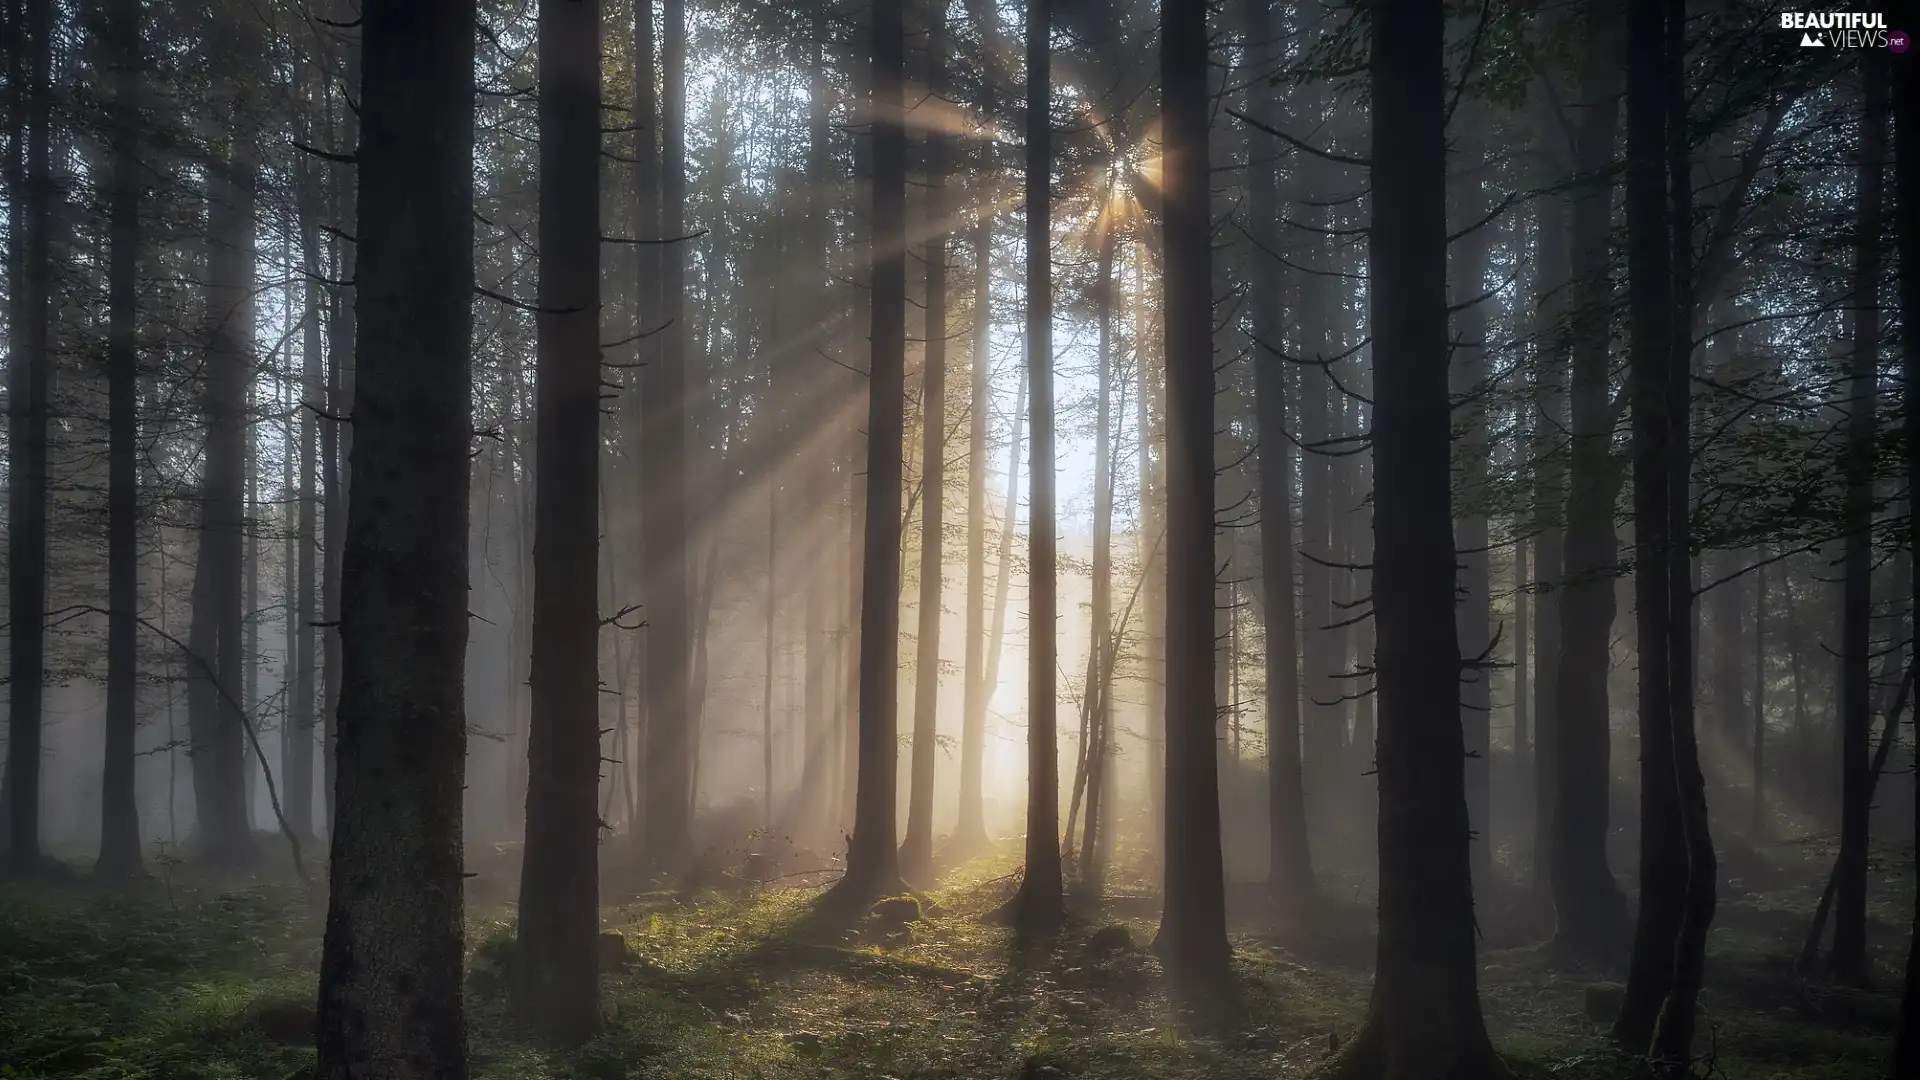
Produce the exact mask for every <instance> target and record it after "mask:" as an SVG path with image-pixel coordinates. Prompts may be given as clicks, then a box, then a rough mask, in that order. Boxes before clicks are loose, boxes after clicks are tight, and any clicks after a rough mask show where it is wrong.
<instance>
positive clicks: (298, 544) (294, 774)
mask: <svg viewBox="0 0 1920 1080" xmlns="http://www.w3.org/2000/svg"><path fill="white" fill-rule="evenodd" d="M314 170H315V166H313V165H312V164H310V163H309V164H304V165H303V168H302V172H301V174H300V180H299V184H300V187H299V196H298V197H299V200H300V206H299V207H298V213H299V218H300V226H299V227H300V241H301V257H302V259H303V265H304V267H305V270H306V272H307V274H308V275H309V277H308V279H307V283H306V313H305V316H304V317H305V320H306V325H305V326H304V327H303V335H304V336H303V340H302V343H301V352H300V367H301V371H300V384H301V385H300V401H301V404H302V407H301V408H300V418H299V426H298V439H299V445H298V448H297V450H298V453H299V464H298V469H299V474H300V475H299V492H298V494H297V495H296V496H295V497H296V498H297V499H298V500H299V505H298V507H297V508H296V509H295V520H294V536H293V541H294V547H295V553H294V559H293V561H292V565H291V566H290V569H291V571H292V572H293V574H294V577H295V579H296V581H295V584H294V587H293V590H292V592H293V618H294V627H293V631H292V635H291V641H290V643H289V644H290V645H291V646H292V648H291V653H292V656H291V659H290V663H289V665H288V666H289V669H290V670H289V672H288V675H287V677H288V679H289V686H288V691H287V692H288V694H289V695H291V698H292V700H291V701H290V702H289V706H288V709H287V718H288V725H289V730H288V731H287V733H286V736H285V739H286V754H285V761H286V767H285V770H284V771H285V772H286V776H285V778H284V783H285V785H286V793H287V794H286V803H287V824H288V826H289V827H291V828H292V829H293V832H294V835H296V836H299V837H300V838H301V839H302V840H305V839H306V838H308V837H311V836H314V835H315V833H314V828H313V729H314V712H313V701H314V699H313V694H314V655H313V647H314V640H313V631H314V626H313V623H314V620H315V619H316V618H318V617H319V616H318V612H317V611H316V609H315V605H316V597H315V595H314V564H315V562H316V561H317V560H318V558H319V556H320V550H319V538H318V535H317V528H318V525H319V520H318V516H317V515H318V512H319V506H318V504H317V503H316V502H315V498H314V495H315V493H314V488H313V482H314V449H315V447H314V442H315V435H316V432H315V417H314V412H313V410H314V409H315V408H320V407H323V406H324V404H325V402H324V399H323V397H322V392H323V391H322V386H323V378H324V376H323V374H322V370H321V366H322V355H321V349H322V346H321V336H322V332H323V330H324V327H323V326H322V324H321V321H320V311H321V292H320V288H321V283H320V277H321V274H322V273H323V269H324V267H323V263H322V257H321V248H320V191H319V188H318V177H316V176H315V175H314Z"/></svg>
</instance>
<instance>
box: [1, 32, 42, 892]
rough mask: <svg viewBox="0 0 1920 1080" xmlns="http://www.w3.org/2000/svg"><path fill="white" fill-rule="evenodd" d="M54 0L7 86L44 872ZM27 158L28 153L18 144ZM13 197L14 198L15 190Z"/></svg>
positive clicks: (15, 585) (26, 569)
mask: <svg viewBox="0 0 1920 1080" xmlns="http://www.w3.org/2000/svg"><path fill="white" fill-rule="evenodd" d="M52 8H53V5H52V2H51V0H22V2H21V3H17V4H15V5H14V7H13V10H12V18H11V19H9V21H10V22H12V23H13V28H12V29H13V32H12V35H11V37H12V40H11V41H10V42H9V46H10V48H9V56H8V64H7V67H8V71H7V82H8V85H9V86H10V87H11V88H12V90H11V93H10V95H9V96H10V97H11V99H12V100H11V102H10V104H11V106H12V111H13V125H12V126H13V138H12V139H11V140H10V142H11V145H12V148H13V149H12V150H11V154H10V157H9V160H8V172H9V173H10V174H11V175H10V176H9V177H8V181H9V183H8V188H9V192H8V195H9V198H8V202H9V204H10V206H11V212H10V225H11V227H10V228H9V230H8V232H9V233H10V235H11V236H12V237H13V238H14V239H13V242H12V244H11V249H12V250H10V251H9V253H8V255H9V259H8V261H9V262H10V263H11V264H12V265H11V266H10V267H9V270H10V271H11V273H10V275H9V276H10V277H11V278H12V279H13V280H14V281H17V282H19V283H20V284H19V287H18V288H17V289H13V290H9V292H10V293H13V294H14V295H15V299H14V301H13V304H12V308H13V311H12V315H13V318H12V320H11V322H12V325H13V326H16V327H20V329H19V330H18V331H16V332H12V333H9V334H8V339H9V342H10V345H11V352H12V356H11V357H10V359H9V361H8V371H7V381H8V387H7V402H8V404H7V428H8V445H9V448H10V449H9V455H8V469H9V472H10V474H11V480H10V482H9V483H8V485H7V565H8V575H7V581H8V591H7V603H8V608H9V613H8V622H9V625H10V626H11V627H12V629H11V630H10V631H9V633H8V635H7V636H8V642H9V645H8V650H9V652H8V711H7V780H8V784H7V811H8V812H7V819H8V820H7V839H8V851H9V853H10V855H9V859H10V862H9V868H10V872H11V873H13V874H15V875H19V876H28V875H32V874H35V873H37V872H38V871H39V869H40V860H41V857H42V856H41V851H40V754H41V749H40V747H41V742H40V734H41V723H42V717H41V705H42V701H43V697H44V694H45V691H44V689H43V683H44V681H45V678H46V610H47V502H48V500H47V412H48V407H47V403H48V396H49V395H48V383H49V382H50V381H51V380H52V377H53V360H52V355H51V352H50V345H51V343H50V341H49V336H50V329H51V326H50V320H51V312H50V303H49V293H50V292H51V290H52V267H51V257H50V252H49V243H48V234H49V230H50V229H51V216H52V209H53V177H52V175H51V172H50V168H51V162H50V160H49V151H48V143H49V141H50V133H49V131H48V129H49V128H50V127H51V125H52V118H51V110H50V105H49V99H50V98H51V97H52V89H51V86H50V81H51V79H52V66H53V45H52V32H53V11H52ZM23 143H24V144H25V146H24V151H25V152H24V154H23V153H22V149H21V147H22V144H23ZM16 193H17V194H16Z"/></svg>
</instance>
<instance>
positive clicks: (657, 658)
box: [641, 0, 694, 875]
mask: <svg viewBox="0 0 1920 1080" xmlns="http://www.w3.org/2000/svg"><path fill="white" fill-rule="evenodd" d="M665 5H666V6H665V24H666V25H665V27H664V36H663V38H662V43H661V68H662V79H661V102H660V121H661V123H660V128H661V135H662V142H661V172H660V177H661V182H660V198H661V207H662V221H661V226H660V234H661V238H662V239H667V240H675V241H677V240H678V239H679V238H680V237H681V236H683V235H685V233H686V201H687V10H686V0H665ZM660 251H661V252H662V255H663V258H662V260H661V275H660V299H661V312H660V315H661V323H662V324H664V327H663V329H662V330H661V331H660V351H659V353H658V355H657V356H656V357H655V359H654V363H653V364H652V366H650V367H649V368H648V371H647V375H646V382H645V383H644V390H643V398H642V400H643V401H644V402H646V405H645V406H643V407H644V408H645V409H646V411H647V415H648V417H650V418H651V421H652V422H651V423H648V422H646V421H643V422H642V423H643V426H644V427H645V428H646V430H647V432H648V434H647V439H648V444H647V445H648V450H649V453H647V455H646V457H645V459H644V461H643V462H642V466H641V467H642V468H643V469H644V470H646V472H645V474H644V476H643V479H642V483H643V484H645V485H646V487H647V489H648V491H649V492H650V494H649V496H648V498H647V513H646V514H645V515H643V517H642V525H641V528H642V530H643V533H644V541H643V546H644V547H645V549H646V560H647V573H648V580H647V603H648V608H649V614H648V615H647V665H646V668H647V671H646V694H647V699H646V700H647V784H646V806H645V813H644V817H645V819H646V820H645V828H646V846H647V859H648V862H649V864H650V865H651V866H652V867H653V869H654V871H655V873H656V874H668V875H670V874H677V873H679V872H680V871H681V870H683V869H685V868H686V865H687V861H688V859H690V858H691V857H692V854H693V851H692V848H693V834H692V832H691V831H690V829H689V821H688V818H689V815H688V813H687V808H688V807H689V806H690V805H691V803H692V801H693V752H694V748H693V731H694V723H693V712H692V704H693V702H692V681H691V680H692V659H693V658H692V644H693V637H692V633H693V631H692V626H691V619H690V617H689V616H690V612H689V598H690V590H691V588H692V580H691V579H692V575H691V573H690V571H689V563H688V558H689V553H690V551H691V548H690V546H689V544H688V535H687V446H688V438H687V416H688V404H687V328H686V319H685V315H686V295H685V294H686V276H687V255H686V245H685V244H684V243H677V242H676V243H671V244H667V245H664V246H663V247H661V248H660Z"/></svg>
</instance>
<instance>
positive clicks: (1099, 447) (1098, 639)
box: [1080, 192, 1119, 897]
mask: <svg viewBox="0 0 1920 1080" xmlns="http://www.w3.org/2000/svg"><path fill="white" fill-rule="evenodd" d="M1106 205H1107V207H1108V208H1111V207H1112V206H1113V194H1112V192H1109V193H1108V194H1107V199H1106ZM1104 216H1105V218H1106V220H1105V221H1104V222H1103V223H1101V224H1097V225H1096V226H1095V227H1096V228H1098V229H1100V230H1101V233H1100V237H1099V245H1100V248H1099V255H1098V257H1097V261H1098V265H1099V269H1098V271H1097V274H1098V277H1097V278H1096V282H1095V285H1094V289H1095V293H1096V297H1095V300H1094V305H1095V315H1094V318H1095V319H1096V321H1097V322H1098V323H1099V346H1098V348H1097V350H1096V354H1095V363H1096V364H1097V366H1098V368H1099V373H1098V375H1097V379H1098V386H1097V387H1096V392H1095V397H1094V424H1093V427H1094V447H1093V582H1092V585H1093V596H1092V604H1091V607H1092V611H1091V612H1089V615H1090V619H1089V622H1090V623H1091V626H1090V627H1089V632H1088V634H1087V656H1088V658H1089V659H1091V660H1092V662H1093V665H1092V667H1091V668H1090V669H1089V674H1090V675H1091V678H1089V679H1088V680H1087V715H1088V717H1089V718H1090V719H1091V721H1092V722H1091V723H1090V724H1089V725H1088V726H1089V728H1090V738H1089V740H1088V743H1087V747H1086V762H1087V765H1086V772H1087V827H1086V832H1085V834H1084V835H1083V837H1082V840H1081V843H1080V884H1081V887H1082V889H1083V890H1084V891H1085V892H1086V893H1087V895H1089V896H1093V897H1098V896H1099V895H1100V887H1101V881H1102V879H1103V876H1104V872H1105V868H1104V867H1103V866H1101V863H1100V850H1099V844H1100V837H1101V835H1102V832H1101V830H1102V828H1103V825H1102V822H1101V820H1100V815H1101V814H1102V813H1103V812H1105V806H1106V800H1105V798H1104V796H1105V789H1106V777H1107V773H1108V772H1109V771H1110V765H1111V762H1110V759H1109V757H1108V755H1109V752H1110V750H1111V748H1112V741H1113V739H1112V734H1111V733H1112V730H1113V694H1112V690H1111V688H1112V683H1113V654H1114V651H1115V649H1114V642H1113V637H1114V635H1113V627H1112V625H1111V624H1112V622H1113V434H1112V433H1113V402H1112V396H1113V257H1114V247H1115V246H1116V244H1117V243H1118V236H1117V232H1118V228H1119V226H1118V224H1117V223H1116V222H1115V221H1114V220H1113V217H1112V214H1111V210H1110V209H1109V210H1108V211H1107V213H1106V214H1105V215H1104Z"/></svg>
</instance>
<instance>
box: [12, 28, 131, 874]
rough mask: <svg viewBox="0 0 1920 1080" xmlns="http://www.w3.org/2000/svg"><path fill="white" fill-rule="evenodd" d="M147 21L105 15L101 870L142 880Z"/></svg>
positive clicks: (96, 866)
mask: <svg viewBox="0 0 1920 1080" xmlns="http://www.w3.org/2000/svg"><path fill="white" fill-rule="evenodd" d="M140 15H141V13H140V0H115V2H114V4H113V5H112V6H111V8H109V10H108V12H107V16H108V20H109V22H108V25H107V37H108V47H109V49H110V50H111V56H112V60H111V63H112V64H113V67H114V70H113V101H112V105H111V106H110V115H109V119H110V121H111V124H112V127H111V143H112V154H113V161H112V166H111V168H112V175H111V179H110V183H111V184H112V191H111V194H110V196H109V200H110V205H109V223H108V233H109V237H108V242H109V246H110V248H111V251H110V252H109V255H108V267H107V309H108V311H107V417H108V420H107V425H108V436H107V439H108V446H107V609H108V615H107V716H106V738H105V740H104V748H105V761H104V762H103V766H102V771H101V780H100V804H101V805H100V857H99V859H98V861H96V862H95V863H94V873H95V875H97V876H99V877H101V878H104V879H108V880H122V881H124V880H128V879H132V878H137V877H139V876H141V874H142V871H141V865H140V863H141V860H140V808H139V804H138V802H137V801H136V798H135V794H134V735H135V726H136V723H137V716H136V713H135V709H136V705H137V697H138V685H137V679H138V678H139V666H138V665H139V659H138V652H137V648H136V646H137V644H138V631H139V619H140V552H139V545H140V492H139V474H138V469H137V464H138V460H137V455H138V454H139V449H138V445H137V444H138V442H139V437H140V418H139V412H138V408H139V406H138V401H139V396H140V355H139V325H138V322H137V320H138V318H139V312H138V290H139V277H140V188H141V184H140V175H139V169H140V146H139V130H140V127H139V125H140V102H139V95H140V85H141V75H140V71H141V57H140ZM15 565H18V564H15ZM15 625H16V626H17V625H19V624H18V623H16V624H15Z"/></svg>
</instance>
